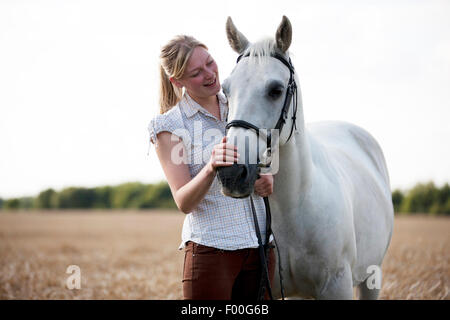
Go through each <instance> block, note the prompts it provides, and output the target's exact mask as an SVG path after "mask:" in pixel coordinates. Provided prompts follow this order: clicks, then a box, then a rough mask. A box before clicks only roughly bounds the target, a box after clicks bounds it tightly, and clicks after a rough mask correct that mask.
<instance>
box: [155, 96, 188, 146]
mask: <svg viewBox="0 0 450 320" xmlns="http://www.w3.org/2000/svg"><path fill="white" fill-rule="evenodd" d="M181 129H184V123H183V117H182V115H181V110H180V105H179V104H176V105H175V106H173V107H172V108H171V109H169V110H168V111H166V112H164V113H163V114H157V115H155V116H154V117H153V118H152V119H151V120H150V122H149V124H148V131H149V133H150V142H152V143H154V144H155V146H157V140H156V135H157V134H158V133H160V132H162V131H168V132H171V133H174V132H175V131H176V130H181Z"/></svg>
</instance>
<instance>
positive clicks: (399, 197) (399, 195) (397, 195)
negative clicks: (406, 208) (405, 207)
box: [392, 189, 405, 212]
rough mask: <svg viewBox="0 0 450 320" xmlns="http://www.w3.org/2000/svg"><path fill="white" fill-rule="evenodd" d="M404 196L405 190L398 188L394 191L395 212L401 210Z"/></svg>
mask: <svg viewBox="0 0 450 320" xmlns="http://www.w3.org/2000/svg"><path fill="white" fill-rule="evenodd" d="M404 197H405V196H404V195H403V192H401V191H400V190H398V189H397V190H394V192H392V204H393V205H394V212H400V208H401V206H402V202H403V199H404Z"/></svg>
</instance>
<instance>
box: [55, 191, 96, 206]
mask: <svg viewBox="0 0 450 320" xmlns="http://www.w3.org/2000/svg"><path fill="white" fill-rule="evenodd" d="M56 198H57V201H56V203H57V207H58V208H60V209H69V208H76V209H87V208H92V206H93V203H94V199H95V191H94V189H87V188H76V187H69V188H65V189H63V190H62V191H60V192H58V196H57V197H56Z"/></svg>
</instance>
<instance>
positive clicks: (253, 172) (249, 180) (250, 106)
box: [218, 16, 297, 198]
mask: <svg viewBox="0 0 450 320" xmlns="http://www.w3.org/2000/svg"><path fill="white" fill-rule="evenodd" d="M226 32H227V37H228V41H229V43H230V46H231V48H232V49H233V50H234V51H236V52H237V53H238V54H239V58H238V63H237V64H236V66H235V68H234V70H233V71H232V73H231V74H230V76H229V77H228V78H227V79H226V80H225V81H224V82H223V85H222V89H223V92H224V94H225V95H226V97H227V99H228V107H229V112H228V119H227V120H228V124H227V130H228V131H227V137H228V141H229V142H230V143H234V144H235V145H236V146H237V147H238V152H239V153H240V155H241V159H240V160H239V162H238V163H235V164H233V165H232V166H229V167H221V168H219V170H218V175H219V180H220V181H221V183H222V192H223V194H224V195H226V196H231V197H234V198H243V197H247V196H249V195H250V194H251V193H252V192H253V186H254V183H255V181H256V179H257V178H258V175H259V173H260V172H262V171H261V167H262V168H264V169H262V170H265V172H262V173H266V172H270V173H272V174H275V173H276V171H277V167H276V165H277V161H274V160H278V159H275V157H276V156H277V154H278V152H277V151H278V149H279V147H280V146H282V145H284V144H285V143H287V141H288V140H289V138H290V137H291V134H292V129H293V127H294V125H295V117H296V115H297V108H296V107H297V103H296V101H297V91H296V89H297V87H296V83H295V77H294V68H293V66H292V64H291V62H290V58H289V55H288V49H289V47H290V45H291V40H292V26H291V23H290V22H289V19H288V18H286V17H285V16H283V19H282V21H281V24H280V25H279V27H278V29H277V31H276V34H275V39H265V40H262V41H260V42H256V43H254V44H251V43H250V42H249V41H248V40H247V38H246V37H245V36H244V35H243V34H242V33H241V32H240V31H239V30H237V28H236V27H235V25H234V24H233V21H232V20H231V18H230V17H229V18H228V20H227V24H226ZM288 115H291V116H292V119H293V120H292V121H290V119H291V118H288ZM285 123H286V126H284V124H285ZM283 126H284V128H285V130H282V129H283ZM269 165H270V166H269Z"/></svg>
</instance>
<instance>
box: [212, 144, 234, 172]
mask: <svg viewBox="0 0 450 320" xmlns="http://www.w3.org/2000/svg"><path fill="white" fill-rule="evenodd" d="M226 141H227V137H226V136H224V137H223V138H222V141H221V142H220V143H218V144H216V145H215V146H214V147H213V150H212V151H211V158H210V159H209V163H208V165H209V166H210V168H211V169H212V171H213V172H214V173H216V172H217V168H218V167H228V166H232V165H233V163H235V162H237V161H238V159H239V154H238V152H237V147H236V146H235V145H232V144H229V143H226Z"/></svg>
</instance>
